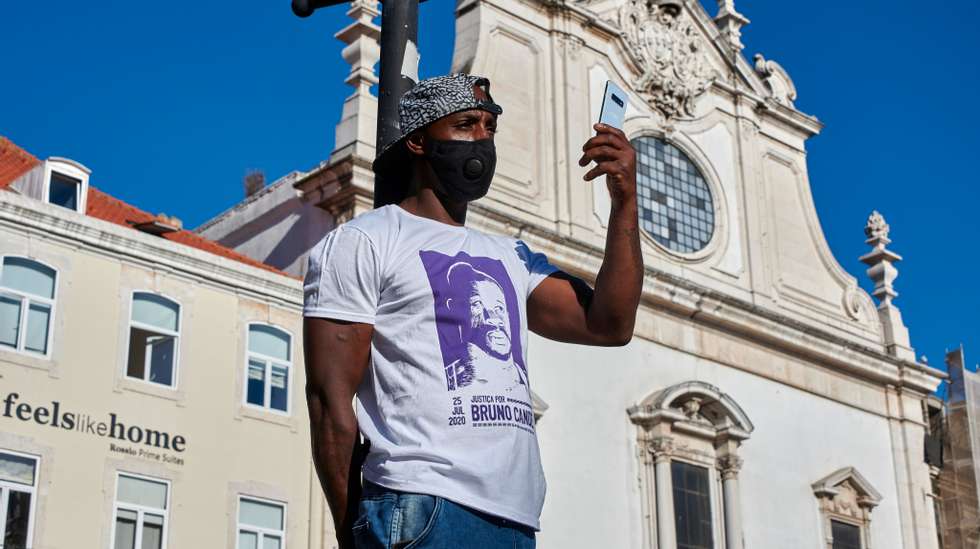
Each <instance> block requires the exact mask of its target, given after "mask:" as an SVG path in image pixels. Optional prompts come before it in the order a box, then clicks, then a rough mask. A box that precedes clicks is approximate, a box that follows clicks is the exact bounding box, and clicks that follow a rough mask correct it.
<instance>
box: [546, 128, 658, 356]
mask: <svg viewBox="0 0 980 549" xmlns="http://www.w3.org/2000/svg"><path fill="white" fill-rule="evenodd" d="M595 129H596V132H597V133H596V135H595V136H594V137H592V138H591V139H589V140H588V141H586V143H585V145H584V146H583V147H582V150H583V153H582V158H580V159H579V165H580V166H586V165H588V164H589V162H595V163H596V165H595V167H594V168H592V169H591V170H589V172H588V173H586V174H585V180H586V181H591V180H593V179H595V178H596V177H599V176H600V175H605V176H606V187H607V188H608V190H609V196H610V199H611V203H612V208H611V209H610V212H609V223H608V231H607V233H606V250H605V255H604V256H603V259H602V266H601V267H600V268H599V274H598V275H597V276H596V283H595V289H594V290H593V289H592V288H590V287H589V286H588V284H586V283H585V282H584V281H582V280H580V279H578V278H576V277H573V276H571V275H568V274H565V273H561V272H559V273H555V274H553V275H551V276H549V277H548V278H546V279H545V280H544V281H542V282H541V283H540V284H539V285H538V286H537V287H536V288H535V289H534V291H533V292H531V296H530V298H529V299H528V306H527V310H528V327H529V328H530V329H531V331H533V332H534V333H536V334H538V335H541V336H544V337H547V338H549V339H554V340H557V341H564V342H568V343H581V344H585V345H609V346H612V345H625V344H626V343H628V342H629V341H630V339H631V338H632V337H633V326H634V324H635V322H636V309H637V307H638V306H639V303H640V293H641V291H642V289H643V256H642V254H641V252H640V227H639V221H638V214H637V198H636V152H635V151H634V150H633V146H632V145H630V142H629V139H627V138H626V135H625V134H624V133H623V132H622V131H621V130H618V129H616V128H613V127H611V126H607V125H605V124H596V125H595Z"/></svg>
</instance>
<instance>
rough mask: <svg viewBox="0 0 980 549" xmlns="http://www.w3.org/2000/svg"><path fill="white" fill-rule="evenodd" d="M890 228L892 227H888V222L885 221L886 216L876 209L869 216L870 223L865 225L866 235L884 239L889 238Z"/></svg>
mask: <svg viewBox="0 0 980 549" xmlns="http://www.w3.org/2000/svg"><path fill="white" fill-rule="evenodd" d="M889 230H890V227H888V223H885V218H884V217H883V216H882V215H881V214H880V213H878V210H875V211H873V212H871V215H869V216H868V224H867V225H865V226H864V236H866V237H868V238H875V239H882V240H883V239H886V238H888V231H889Z"/></svg>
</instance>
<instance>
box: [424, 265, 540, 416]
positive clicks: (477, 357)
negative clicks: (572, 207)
mask: <svg viewBox="0 0 980 549" xmlns="http://www.w3.org/2000/svg"><path fill="white" fill-rule="evenodd" d="M419 256H420V257H421V258H422V264H423V265H424V266H425V272H426V275H428V278H429V285H430V286H431V288H432V296H433V301H434V305H435V313H436V329H437V331H438V336H439V346H440V348H441V350H442V359H443V367H444V368H445V372H446V388H447V389H448V390H449V391H457V390H459V389H463V388H466V387H469V388H471V389H485V390H488V391H496V392H503V393H504V394H506V393H513V392H514V391H515V389H517V388H519V387H521V386H525V388H524V389H523V390H521V391H517V393H514V394H513V396H517V397H519V398H522V399H526V398H527V397H526V394H527V389H526V386H527V368H526V367H525V364H524V357H523V354H522V353H521V337H520V334H521V331H520V310H519V309H518V302H517V295H516V292H515V291H514V286H513V284H512V283H511V280H510V277H509V276H508V275H507V270H506V268H505V267H504V264H503V263H502V262H501V261H500V260H497V259H491V258H488V257H473V256H470V255H469V254H466V253H464V252H460V253H458V254H456V255H455V256H448V255H445V254H441V253H439V252H433V251H424V250H423V251H420V252H419Z"/></svg>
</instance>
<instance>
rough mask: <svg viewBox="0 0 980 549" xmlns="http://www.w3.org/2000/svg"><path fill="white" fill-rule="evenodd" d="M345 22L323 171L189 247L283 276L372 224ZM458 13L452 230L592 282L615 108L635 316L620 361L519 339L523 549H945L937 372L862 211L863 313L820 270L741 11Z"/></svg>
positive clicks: (798, 149)
mask: <svg viewBox="0 0 980 549" xmlns="http://www.w3.org/2000/svg"><path fill="white" fill-rule="evenodd" d="M348 15H349V16H350V18H351V22H350V24H349V25H348V26H347V27H345V28H344V29H343V30H341V31H340V32H338V33H337V35H336V36H337V38H339V39H341V40H343V41H344V42H346V43H347V44H348V47H347V48H345V50H344V52H343V55H344V58H345V60H347V61H348V62H349V63H350V64H351V72H350V75H349V76H348V77H347V80H346V82H347V83H348V84H350V85H351V86H352V87H353V88H354V93H353V94H352V95H351V96H350V97H348V99H347V100H346V102H345V104H344V106H343V109H342V113H341V121H340V123H339V124H338V126H337V129H336V147H335V149H334V151H333V152H332V154H331V156H330V158H329V159H328V160H327V161H325V162H323V163H322V164H321V165H320V166H318V167H317V168H315V169H313V170H311V171H309V172H305V173H294V174H290V175H289V176H287V177H286V178H284V179H282V180H280V181H278V182H275V183H273V184H272V185H270V186H269V187H267V188H266V189H264V190H263V191H260V192H259V193H257V194H256V195H254V196H252V197H250V198H249V199H248V200H247V201H246V202H243V203H242V204H239V205H237V206H235V207H234V208H233V209H231V210H229V211H228V212H225V213H224V214H222V215H220V216H218V217H216V218H215V219H213V220H212V221H210V222H208V223H206V224H205V225H204V226H202V227H201V228H200V229H199V231H200V233H201V234H202V235H204V236H206V237H208V238H211V239H214V240H216V241H218V242H221V243H224V244H226V245H228V246H231V247H233V248H235V249H237V250H239V251H242V252H243V253H246V254H248V255H250V256H251V257H253V258H255V259H259V260H262V261H270V262H272V263H273V264H274V265H275V266H277V267H279V268H282V269H284V270H286V271H288V272H290V273H292V274H294V275H300V276H301V275H303V274H304V272H303V271H304V269H305V261H304V258H305V254H306V252H307V251H308V249H309V246H311V243H312V242H314V241H315V240H317V239H318V237H319V236H322V234H323V233H324V232H325V231H326V230H328V229H329V228H331V227H332V226H335V225H336V224H340V223H343V222H345V221H347V220H349V219H351V218H352V217H354V216H356V215H358V214H360V213H363V212H364V211H367V210H368V209H370V207H371V203H372V196H373V174H372V173H371V170H370V162H371V160H372V159H373V158H374V155H375V149H374V141H375V133H374V131H375V125H376V117H377V101H376V98H375V97H373V96H372V95H371V93H370V91H369V90H370V87H371V85H373V84H374V83H376V81H377V78H376V75H375V73H374V72H373V70H372V67H373V66H374V64H375V63H376V61H377V59H378V47H377V40H378V28H377V27H376V26H375V24H374V22H373V19H374V18H375V17H376V16H377V15H378V11H377V8H376V6H375V3H374V2H370V1H355V2H353V3H352V6H351V9H350V11H349V12H348ZM456 15H457V21H456V44H455V51H454V57H453V67H452V68H453V71H463V72H469V73H472V74H479V75H484V76H487V77H489V78H490V80H491V82H492V88H491V92H492V93H493V96H494V99H495V100H496V101H497V102H498V103H500V104H501V105H502V106H503V108H504V114H503V115H502V117H501V118H500V127H501V129H502V130H503V131H502V132H500V134H499V135H498V136H497V137H496V146H497V152H498V162H497V171H496V176H495V179H494V183H493V186H492V188H491V191H490V194H489V195H488V196H487V197H486V198H485V199H482V200H480V201H478V202H476V203H475V204H474V205H473V206H472V208H471V213H470V215H469V218H468V221H467V223H468V225H469V226H471V227H474V228H477V229H481V230H485V231H489V232H495V233H500V234H507V235H511V236H515V237H519V238H521V239H522V240H524V241H525V242H526V243H528V244H529V245H530V246H531V248H532V249H535V250H536V251H542V252H545V253H546V254H547V255H548V257H549V259H550V260H551V261H552V262H553V263H554V264H556V265H558V266H560V267H561V268H562V269H564V270H566V271H568V272H570V273H573V274H575V275H577V276H580V277H582V278H584V279H586V280H594V277H595V274H596V272H597V271H598V268H599V265H600V263H601V260H602V249H603V242H604V239H605V224H606V220H607V216H608V211H609V199H608V195H607V191H606V189H605V184H604V182H602V181H597V182H595V183H594V184H592V183H584V182H583V181H582V174H583V173H584V170H582V169H580V168H579V167H578V166H577V163H576V160H577V158H578V157H579V156H580V150H581V145H582V144H583V143H584V142H585V141H586V140H587V139H588V138H589V137H590V136H591V135H592V129H591V125H592V123H594V122H595V121H596V120H597V119H598V114H599V107H600V104H601V100H602V97H603V90H604V85H605V82H606V81H607V80H612V81H614V82H615V83H617V84H618V85H619V86H620V87H622V88H623V89H624V90H626V91H627V93H628V95H629V98H628V108H627V115H626V122H625V127H624V131H625V132H626V133H627V135H628V136H629V137H630V139H631V141H632V142H633V144H634V146H635V148H636V149H637V153H638V186H639V195H640V216H641V226H642V229H643V231H642V232H643V235H642V238H643V243H642V244H643V254H644V259H645V264H646V275H645V283H644V290H643V297H642V303H641V306H640V311H639V315H638V319H637V325H636V333H635V337H634V339H633V341H632V342H631V343H630V344H629V345H628V346H626V347H623V348H617V349H598V348H588V347H578V346H571V345H565V344H559V343H555V342H551V341H547V340H544V339H541V338H538V337H534V336H532V338H531V342H530V350H529V353H530V358H529V371H530V379H531V387H532V388H533V390H534V393H535V396H536V398H537V403H538V410H537V412H538V414H539V415H540V418H539V421H538V424H537V430H538V435H539V439H540V443H541V451H542V454H543V460H544V468H545V473H546V476H547V479H548V486H549V488H548V496H547V500H546V503H545V508H544V514H543V517H542V532H541V534H540V537H539V543H540V545H541V546H542V547H583V548H584V547H623V548H626V547H629V548H636V549H640V548H654V547H656V548H673V547H684V548H708V547H714V548H726V549H742V548H777V547H794V548H796V547H811V548H814V549H816V548H828V549H835V548H851V547H854V548H863V549H873V548H882V549H885V548H887V549H893V548H902V549H924V548H935V547H938V541H937V527H936V518H935V517H936V515H935V509H934V505H933V498H934V494H933V490H932V483H931V478H930V470H929V467H928V465H927V464H926V463H925V459H924V439H925V435H926V419H925V412H924V410H925V401H926V399H927V397H928V395H930V394H931V393H932V392H933V391H934V389H935V388H936V386H937V385H938V384H939V383H940V381H941V380H942V379H943V377H944V374H943V373H941V372H939V371H938V370H935V369H933V368H931V367H929V366H928V365H926V364H923V363H920V362H918V361H917V360H916V358H915V353H914V351H913V349H912V346H911V343H910V339H909V334H908V331H907V330H906V329H905V327H904V324H903V322H902V318H901V313H900V311H899V309H898V307H897V306H896V304H895V303H894V302H893V298H894V297H895V295H896V292H895V291H894V288H893V282H894V280H895V278H896V276H897V274H898V271H897V269H896V267H895V264H896V263H897V262H898V261H900V259H901V257H900V256H898V255H897V254H895V253H894V252H892V251H891V250H890V249H889V248H888V245H889V244H890V240H889V239H888V225H887V223H886V222H885V220H884V218H883V217H882V216H881V215H879V214H877V213H874V214H873V215H871V216H870V217H869V219H868V220H867V224H866V227H865V237H866V239H867V240H866V241H867V243H868V245H869V251H868V253H867V254H866V255H864V256H863V257H862V258H861V260H862V261H863V262H864V263H865V264H867V265H868V275H869V276H870V277H871V278H872V279H873V281H874V283H875V289H874V298H872V296H870V295H868V293H867V292H865V291H863V290H862V289H861V288H860V287H859V286H858V282H857V280H856V279H855V278H854V277H852V276H851V275H849V274H848V273H847V272H846V271H845V270H844V269H843V268H842V267H841V265H840V264H839V263H838V261H837V259H835V258H834V256H833V255H832V253H831V251H830V249H829V247H828V245H827V242H826V240H825V238H824V236H823V234H822V231H821V228H820V222H819V219H818V218H817V214H816V210H815V207H814V204H813V199H812V196H811V192H810V188H809V178H808V175H807V165H806V143H807V140H808V139H809V138H810V137H811V136H814V135H816V134H817V133H819V131H820V130H821V127H822V126H821V123H820V122H819V121H818V120H817V119H816V118H815V117H813V116H811V115H809V114H806V113H803V112H801V111H800V110H798V109H797V108H796V107H795V105H794V100H795V99H796V95H797V91H796V89H795V86H794V84H793V81H792V79H791V77H790V76H789V74H788V73H787V71H786V70H785V69H784V68H783V67H781V66H780V65H779V64H778V63H777V62H775V61H772V60H767V59H766V58H765V57H763V56H762V55H756V56H754V57H753V58H752V59H751V60H750V59H749V58H748V57H747V55H746V53H745V52H744V51H743V45H742V43H741V41H740V36H741V32H742V28H743V27H744V26H745V25H746V24H747V23H748V19H747V18H746V17H745V16H744V15H742V14H741V13H739V12H738V11H737V10H736V7H735V5H734V2H732V1H730V0H729V1H720V2H719V3H718V9H717V11H716V12H715V13H708V12H707V11H706V10H705V9H704V8H703V7H702V5H701V4H700V3H698V2H693V1H671V0H591V1H589V0H566V1H555V0H460V1H459V2H458V3H457V7H456ZM287 203H288V204H292V206H283V204H287ZM270 212H276V213H275V215H272V214H270ZM859 221H860V220H855V224H856V229H859V228H860V225H858V222H859ZM286 234H291V235H294V238H292V239H290V240H289V241H287V240H285V239H284V238H283V235H286ZM276 257H282V258H283V259H282V260H281V261H278V262H277V261H276Z"/></svg>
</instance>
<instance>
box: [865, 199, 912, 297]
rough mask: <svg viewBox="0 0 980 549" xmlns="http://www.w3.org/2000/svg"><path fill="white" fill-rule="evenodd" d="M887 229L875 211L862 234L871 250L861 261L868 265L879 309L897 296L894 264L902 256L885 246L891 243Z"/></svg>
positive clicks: (880, 216)
mask: <svg viewBox="0 0 980 549" xmlns="http://www.w3.org/2000/svg"><path fill="white" fill-rule="evenodd" d="M888 229H889V227H888V223H885V218H884V217H882V215H881V214H880V213H878V212H877V211H875V212H871V215H870V216H868V223H867V224H866V225H865V226H864V234H865V236H867V237H868V239H867V240H865V241H864V242H865V243H866V244H868V245H869V246H871V251H870V252H869V253H867V254H865V255H863V256H861V262H862V263H864V264H865V265H868V267H869V269H868V276H869V277H871V280H872V281H874V283H875V288H874V291H873V292H872V294H874V296H875V297H877V298H878V300H879V301H880V304H879V306H878V308H879V309H881V308H882V307H887V306H889V305H891V303H892V299H894V298H895V297H898V292H896V291H895V288H894V287H893V286H892V283H893V282H894V281H895V279H896V278H898V269H896V268H895V265H894V264H895V263H898V262H899V261H901V260H902V256H900V255H898V254H896V253H894V252H892V251H891V250H889V249H887V247H886V246H888V245H889V244H891V240H889V239H888Z"/></svg>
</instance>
